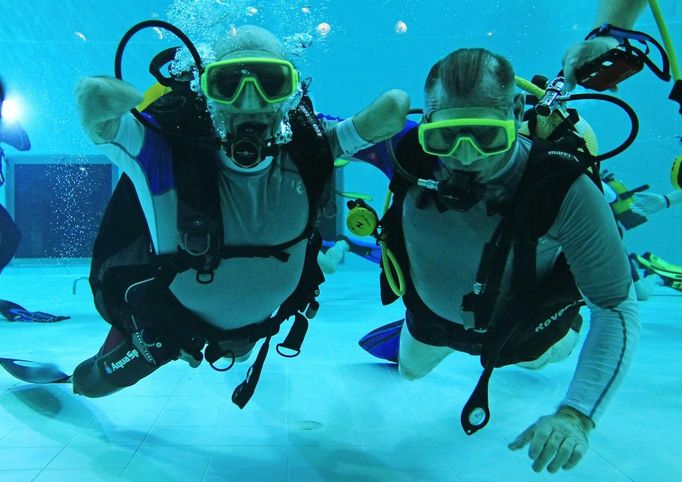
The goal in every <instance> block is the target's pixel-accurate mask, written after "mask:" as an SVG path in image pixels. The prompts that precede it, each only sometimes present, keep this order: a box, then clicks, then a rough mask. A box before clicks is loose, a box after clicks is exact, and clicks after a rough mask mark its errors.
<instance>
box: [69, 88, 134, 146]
mask: <svg viewBox="0 0 682 482" xmlns="http://www.w3.org/2000/svg"><path fill="white" fill-rule="evenodd" d="M142 98H143V95H142V94H141V93H140V92H138V91H137V90H136V89H135V88H134V87H132V86H131V85H130V84H127V83H126V82H123V81H121V80H118V79H114V78H112V77H103V76H102V77H86V78H84V79H81V80H80V81H79V82H78V85H77V86H76V100H77V101H78V107H79V109H80V113H81V123H82V124H83V128H84V130H85V132H86V134H88V136H89V137H90V139H92V140H93V141H94V142H96V143H98V144H101V143H103V142H111V140H112V139H113V138H114V137H115V136H116V132H118V126H119V123H120V120H121V116H122V115H123V114H125V113H126V112H128V111H129V110H130V109H132V108H133V107H135V106H136V105H138V104H139V103H140V102H141V101H142Z"/></svg>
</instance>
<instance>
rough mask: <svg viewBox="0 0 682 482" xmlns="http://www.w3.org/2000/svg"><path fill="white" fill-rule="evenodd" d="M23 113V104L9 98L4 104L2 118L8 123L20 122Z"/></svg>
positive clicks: (13, 98)
mask: <svg viewBox="0 0 682 482" xmlns="http://www.w3.org/2000/svg"><path fill="white" fill-rule="evenodd" d="M21 113H22V108H21V103H20V102H19V101H18V100H17V99H16V98H15V97H7V98H6V99H5V101H4V102H3V103H2V118H3V119H4V120H5V121H6V122H14V121H17V120H19V118H20V117H21Z"/></svg>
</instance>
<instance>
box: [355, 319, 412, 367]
mask: <svg viewBox="0 0 682 482" xmlns="http://www.w3.org/2000/svg"><path fill="white" fill-rule="evenodd" d="M404 322H405V320H398V321H394V322H393V323H389V324H387V325H383V326H380V327H379V328H376V329H374V330H372V331H370V332H369V333H367V334H366V335H365V336H363V337H362V338H360V341H359V342H358V344H359V345H360V346H361V347H362V349H363V350H365V351H367V352H368V353H369V354H370V355H374V356H375V357H377V358H381V359H382V360H388V361H390V362H393V363H398V351H399V348H400V331H401V330H402V328H403V323H404Z"/></svg>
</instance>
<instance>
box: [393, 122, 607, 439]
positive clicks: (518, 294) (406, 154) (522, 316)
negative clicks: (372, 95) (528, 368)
mask: <svg viewBox="0 0 682 482" xmlns="http://www.w3.org/2000/svg"><path fill="white" fill-rule="evenodd" d="M395 152H396V157H397V161H398V162H400V163H401V165H402V166H403V167H404V168H405V169H406V170H408V172H409V173H410V174H413V175H414V176H416V177H419V178H427V179H429V178H431V177H432V176H433V172H434V171H435V169H436V168H437V167H438V162H439V161H438V159H437V158H436V157H434V156H430V155H428V154H426V153H424V152H423V150H422V149H421V147H420V145H419V143H418V140H417V129H416V128H415V129H413V130H412V131H410V132H408V133H407V134H406V135H405V137H404V138H403V139H402V140H401V142H400V143H399V144H398V147H397V149H396V151H395ZM590 161H591V157H590V155H589V153H586V152H584V151H583V149H582V148H581V140H580V139H579V138H578V137H577V136H575V135H574V134H573V133H572V132H570V131H566V132H565V134H564V136H563V137H561V138H559V139H558V140H555V141H551V142H550V141H545V140H542V139H534V140H533V145H532V148H531V152H530V154H529V159H528V162H527V165H526V168H525V171H524V173H523V176H522V178H521V180H520V182H519V185H518V187H517V190H516V191H515V193H514V195H513V196H512V198H511V199H510V200H509V201H508V202H505V203H504V204H502V205H492V206H491V205H489V206H488V210H489V211H490V210H494V211H495V212H498V213H500V214H501V215H502V219H501V221H500V223H499V225H498V226H497V229H496V230H495V233H494V234H493V237H492V239H491V240H490V241H489V242H487V243H486V244H485V247H484V249H483V254H482V256H481V262H480V264H479V268H478V272H477V276H476V280H475V283H474V286H473V290H472V292H470V293H469V294H467V295H465V296H464V297H463V299H462V303H461V305H462V309H463V311H465V312H466V311H469V312H472V313H473V318H474V320H475V323H474V324H473V326H471V327H470V328H471V329H465V327H464V326H463V325H460V324H458V323H454V322H452V321H449V320H446V319H443V318H441V317H439V316H438V315H436V314H435V313H434V312H433V311H432V310H431V309H429V307H428V306H426V304H425V303H424V302H423V301H422V300H421V298H420V297H419V295H418V293H417V291H416V289H415V286H414V284H413V282H412V280H411V279H410V276H409V259H408V255H407V250H406V246H405V239H404V233H403V228H402V213H403V203H404V202H405V199H406V195H407V191H408V189H409V188H410V187H411V184H410V183H409V182H407V181H406V180H405V179H403V178H401V177H399V176H397V175H396V176H394V177H393V179H392V180H391V184H390V187H389V189H390V190H391V191H392V192H393V193H394V198H393V203H392V204H391V206H390V207H389V209H388V210H387V211H386V213H385V214H384V216H383V218H382V220H381V226H382V228H383V230H382V235H381V238H382V242H383V243H384V246H385V247H387V248H388V249H390V250H391V251H392V253H393V255H394V256H395V258H396V260H397V262H398V265H399V266H400V268H401V270H402V273H403V276H404V279H405V294H404V295H403V301H404V303H405V306H406V307H407V309H408V310H409V311H410V312H411V313H412V314H413V316H412V317H411V318H412V320H413V321H412V323H409V329H410V332H411V333H412V334H413V335H414V336H415V337H416V338H417V339H418V340H420V341H422V342H424V343H428V344H431V345H436V346H450V347H451V348H453V349H455V350H458V351H464V352H466V353H469V354H472V355H476V356H480V359H481V365H482V366H483V368H484V372H483V375H482V376H481V379H480V380H479V383H478V385H477V387H476V389H475V391H474V393H473V395H472V397H471V398H470V400H469V402H467V404H466V406H465V407H464V410H463V412H462V418H461V422H462V426H463V428H464V430H465V432H466V433H467V434H473V433H474V432H476V431H477V430H480V429H481V428H483V426H485V424H486V423H487V421H488V420H489V417H490V413H489V409H488V403H487V385H488V380H489V378H490V375H491V374H492V370H493V369H494V368H495V367H500V366H504V365H509V364H514V363H519V362H523V361H531V360H535V359H537V358H538V357H539V356H541V355H542V354H543V353H544V352H545V351H547V349H549V348H550V347H551V346H552V345H553V344H554V343H556V342H557V341H559V340H560V339H561V338H562V337H563V336H565V335H566V333H567V332H568V330H569V329H570V328H571V325H572V324H573V322H574V321H575V319H576V317H577V316H578V310H579V308H580V306H582V305H584V302H583V301H582V298H581V296H580V293H579V291H578V289H577V287H576V284H575V280H574V279H573V276H572V274H571V272H570V270H569V268H568V265H567V263H566V261H565V258H564V256H563V255H561V256H560V257H559V258H558V260H557V261H556V263H555V264H554V266H553V269H552V270H551V272H550V274H549V277H548V279H547V280H546V281H545V282H544V283H539V282H538V281H537V280H536V251H537V250H536V248H537V243H538V240H539V238H540V237H541V236H543V235H544V234H545V233H546V232H547V231H548V229H549V228H550V227H551V225H552V224H553V223H554V221H555V219H556V216H557V214H558V212H559V209H560V207H561V204H562V202H563V200H564V198H565V196H566V193H567V192H568V190H569V189H570V187H571V185H572V184H573V183H574V182H575V180H576V179H577V178H578V177H579V176H580V175H582V174H588V175H589V177H590V178H591V179H592V180H593V181H594V182H595V184H596V185H597V186H598V187H599V188H601V184H600V182H599V180H598V177H596V178H595V176H594V175H593V173H592V172H590V171H589V170H588V167H589V166H590ZM429 203H434V204H435V206H436V207H437V208H438V209H439V210H441V211H444V210H445V209H447V207H446V206H445V205H443V204H442V203H441V202H440V201H439V200H438V198H437V195H436V194H435V193H434V191H430V190H427V189H422V191H421V192H420V193H419V195H418V196H417V208H418V209H419V208H422V209H423V208H424V207H426V206H427V205H428V204H429ZM512 250H513V252H514V257H513V263H512V271H511V279H512V282H511V287H512V288H511V293H506V294H505V296H501V293H500V285H501V280H502V278H503V275H504V273H505V270H506V267H507V259H508V255H509V253H510V252H511V251H512ZM386 269H392V268H391V267H387V266H383V265H382V273H381V275H380V280H381V295H382V302H383V303H384V304H389V303H392V302H393V301H395V300H396V299H397V295H396V294H395V293H394V292H393V291H392V290H391V289H390V285H389V283H388V281H387V276H386V271H385V270H386ZM409 318H410V317H408V322H409V321H410V320H409Z"/></svg>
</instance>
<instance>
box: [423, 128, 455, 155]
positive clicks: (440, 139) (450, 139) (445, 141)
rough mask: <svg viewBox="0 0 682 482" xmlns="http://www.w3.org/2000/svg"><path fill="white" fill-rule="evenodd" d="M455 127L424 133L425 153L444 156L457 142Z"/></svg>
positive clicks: (430, 130)
mask: <svg viewBox="0 0 682 482" xmlns="http://www.w3.org/2000/svg"><path fill="white" fill-rule="evenodd" d="M459 130H460V129H459V128H457V127H441V128H438V129H429V130H425V131H424V147H425V148H426V149H427V152H429V153H431V154H436V155H446V154H448V153H449V152H450V150H451V149H452V148H453V147H454V145H455V142H456V141H457V135H458V131H459Z"/></svg>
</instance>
